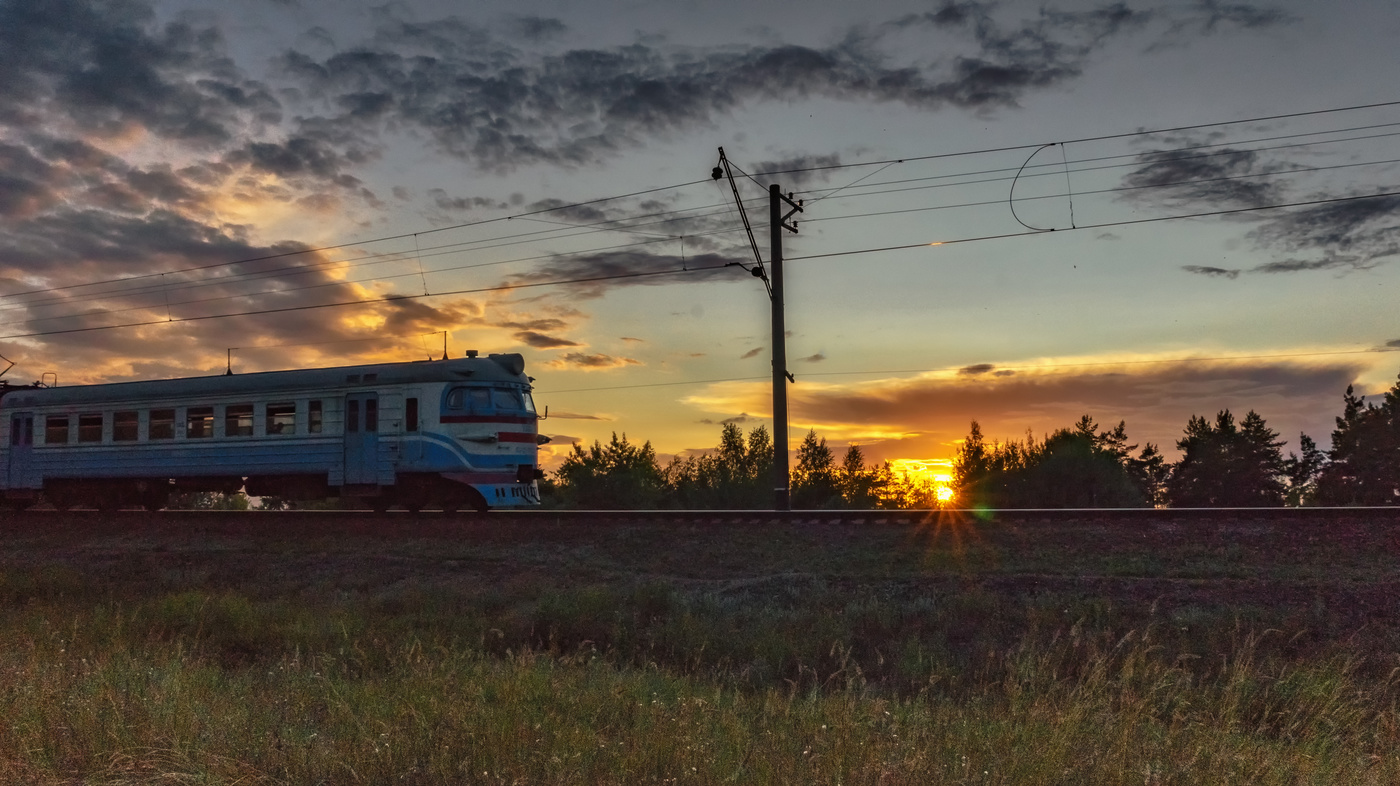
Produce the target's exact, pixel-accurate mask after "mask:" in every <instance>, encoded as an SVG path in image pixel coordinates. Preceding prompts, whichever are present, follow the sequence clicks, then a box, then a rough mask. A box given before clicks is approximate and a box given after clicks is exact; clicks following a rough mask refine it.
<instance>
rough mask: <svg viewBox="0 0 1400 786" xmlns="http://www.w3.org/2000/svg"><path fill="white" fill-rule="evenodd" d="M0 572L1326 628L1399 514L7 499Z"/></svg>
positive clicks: (181, 584) (1377, 579)
mask: <svg viewBox="0 0 1400 786" xmlns="http://www.w3.org/2000/svg"><path fill="white" fill-rule="evenodd" d="M0 569H3V570H6V571H11V570H18V569H27V570H33V569H38V570H46V571H57V572H59V573H66V574H69V575H72V576H73V577H74V578H78V577H81V578H82V579H83V580H84V581H85V582H87V583H88V584H91V583H92V582H94V581H96V582H98V583H99V584H102V583H110V584H112V585H114V587H115V586H116V585H120V586H122V587H123V588H124V589H125V590H127V591H129V590H130V589H132V588H133V587H138V586H145V587H147V588H149V590H151V591H169V590H172V589H183V588H190V587H201V588H208V589H215V588H227V589H234V590H238V591H240V592H247V593H252V594H256V595H260V596H278V595H285V594H289V593H290V594H295V593H297V592H299V591H305V590H307V589H308V588H316V589H317V591H340V592H360V593H364V592H367V593H371V594H373V593H375V592H377V591H381V590H384V589H387V588H392V587H396V586H403V585H405V584H412V585H414V586H417V587H421V588H424V589H428V590H431V589H432V588H434V587H439V588H454V589H459V590H460V589H470V588H476V589H480V588H489V587H508V586H511V585H514V584H519V583H521V582H530V583H534V584H537V585H540V584H542V585H547V586H550V587H552V588H555V589H564V590H567V589H568V588H570V587H574V586H578V587H584V586H596V585H606V584H619V583H622V584H626V583H636V582H647V581H650V582H664V583H667V584H670V585H673V586H676V587H677V588H684V589H688V590H697V591H718V592H728V591H735V590H740V589H743V590H746V591H754V590H756V589H758V590H761V588H762V586H763V585H764V584H765V583H766V582H771V581H774V580H782V581H784V582H788V583H791V582H793V581H798V582H819V583H821V584H822V585H823V586H825V587H836V588H849V589H850V591H851V592H853V593H854V592H865V593H874V594H876V595H881V596H891V595H909V594H921V593H926V592H929V591H932V590H934V589H936V588H939V587H947V588H953V587H957V588H960V589H962V590H968V589H973V588H976V589H981V590H984V591H987V592H992V593H995V594H998V595H1015V596H1020V597H1025V598H1035V597H1038V596H1049V597H1055V596H1060V595H1073V596H1079V597H1095V598H1101V599H1103V600H1104V601H1105V602H1107V603H1113V604H1121V605H1126V606H1147V605H1151V606H1153V607H1155V608H1156V609H1158V610H1160V609H1163V608H1165V609H1170V608H1173V607H1183V608H1184V607H1191V606H1195V607H1201V606H1206V607H1209V606H1225V605H1228V606H1233V607H1239V608H1242V609H1248V608H1251V607H1259V608H1271V609H1280V608H1282V609H1296V610H1298V612H1299V613H1308V614H1314V615H1316V614H1317V613H1319V612H1320V611H1323V612H1324V613H1325V614H1327V615H1328V617H1329V618H1330V619H1333V621H1334V622H1335V624H1336V625H1338V626H1339V627H1341V628H1353V629H1354V628H1358V627H1365V626H1368V625H1382V626H1386V627H1400V524H1397V523H1395V522H1394V521H1392V520H1388V519H1383V518H1374V519H1368V518H1366V517H1365V516H1349V517H1345V518H1341V517H1339V518H1337V519H1335V520H1330V521H1326V522H1314V521H1276V520H1271V519H1270V518H1269V517H1267V516H1264V515H1261V516H1258V517H1250V516H1240V517H1236V518H1228V519H1219V518H1212V519H1209V520H1201V519H1193V518H1192V517H1191V516H1190V515H1189V514H1183V516H1182V517H1180V518H1170V519H1162V520H1156V521H1151V522H1141V521H1123V520H1116V519H1114V518H1113V517H1111V516H1110V517H1101V516H1096V517H1091V518H1090V517H1086V518H1084V519H1082V520H1081V519H1057V520H1046V521H1037V520H1035V519H1034V518H1029V519H1027V518H1024V517H1022V518H1021V519H1018V520H1015V521H996V520H992V521H978V520H972V519H966V518H963V517H957V516H949V517H945V519H944V520H941V521H939V520H932V521H927V522H924V523H921V524H917V525H907V524H870V523H865V524H838V523H817V522H807V523H800V524H772V523H739V524H734V523H714V524H711V523H706V524H695V523H686V522H684V521H679V522H678V521H676V520H669V519H668V518H667V517H666V515H665V514H664V513H659V514H657V515H656V516H655V517H654V519H652V520H649V521H623V522H608V523H597V522H594V523H577V522H574V521H572V520H570V519H563V518H560V519H555V518H543V517H530V518H526V519H519V518H512V517H510V516H509V515H490V514H488V515H486V516H475V517H473V516H452V517H449V516H441V515H438V516H433V515H426V514H425V515H421V516H414V515H411V514H400V515H393V514H391V515H389V516H373V515H370V514H358V513H317V514H293V515H281V514H271V513H269V514H252V515H250V514H242V515H230V514H225V513H214V512H211V513H164V514H159V515H151V514H142V513H120V514H107V515H102V514H97V513H81V514H56V513H32V514H7V515H5V516H4V517H3V518H0Z"/></svg>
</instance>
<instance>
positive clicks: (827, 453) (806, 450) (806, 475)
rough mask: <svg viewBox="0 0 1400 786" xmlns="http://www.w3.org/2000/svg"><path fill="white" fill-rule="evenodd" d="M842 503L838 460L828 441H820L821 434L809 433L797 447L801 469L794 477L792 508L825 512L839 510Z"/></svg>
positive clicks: (798, 469) (824, 439) (798, 467)
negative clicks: (827, 443)
mask: <svg viewBox="0 0 1400 786" xmlns="http://www.w3.org/2000/svg"><path fill="white" fill-rule="evenodd" d="M841 502H842V499H841V487H840V484H839V483H838V481H837V477H836V457H835V456H833V455H832V453H831V448H828V447H827V446H826V438H825V437H823V438H821V439H820V440H818V439H817V432H816V431H815V430H813V431H809V432H807V436H806V437H803V438H802V444H801V445H799V446H798V447H797V468H796V470H795V471H794V472H793V473H792V505H793V507H795V508H808V509H819V510H824V509H830V508H833V507H836V506H838V505H840V504H841Z"/></svg>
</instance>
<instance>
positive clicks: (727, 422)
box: [696, 412, 766, 450]
mask: <svg viewBox="0 0 1400 786" xmlns="http://www.w3.org/2000/svg"><path fill="white" fill-rule="evenodd" d="M696 422H697V423H703V424H705V425H707V426H742V425H744V424H745V423H763V422H766V418H756V417H754V416H753V415H750V414H749V413H747V412H743V413H740V414H738V415H735V416H734V417H732V418H725V419H724V420H714V419H712V418H701V419H700V420H698V421H696ZM710 450H713V448H710Z"/></svg>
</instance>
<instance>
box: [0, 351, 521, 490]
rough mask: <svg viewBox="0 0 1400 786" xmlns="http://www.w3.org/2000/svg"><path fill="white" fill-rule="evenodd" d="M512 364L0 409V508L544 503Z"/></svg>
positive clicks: (75, 398) (251, 379)
mask: <svg viewBox="0 0 1400 786" xmlns="http://www.w3.org/2000/svg"><path fill="white" fill-rule="evenodd" d="M524 372H525V361H524V358H523V357H522V356H520V355H518V354H505V355H490V356H488V357H484V358H482V357H477V354H476V353H475V352H468V353H467V357H462V358H451V359H443V360H430V361H421V362H414V363H383V364H375V365H361V366H346V367H341V368H325V369H304V370H294V371H270V372H263V373H256V374H238V375H232V374H230V375H224V376H217V377H196V378H189V379H172V380H161V381H150V382H120V383H113V384H105V385H81V386H74V387H30V386H24V387H16V388H9V389H7V390H6V391H5V392H4V395H3V398H0V451H3V452H2V453H0V469H2V470H3V473H4V474H3V475H0V500H3V501H4V502H5V503H7V504H8V505H10V506H11V507H19V508H24V507H28V506H30V505H32V504H34V503H36V502H38V501H39V499H40V496H41V494H42V497H43V498H45V499H47V500H48V501H49V502H51V503H52V504H53V505H54V506H55V507H57V508H59V509H66V508H70V507H96V508H99V509H115V508H119V507H132V506H138V505H139V506H143V507H145V508H147V509H150V510H155V509H158V508H160V507H163V506H164V505H165V504H166V503H167V501H168V498H169V496H170V494H171V492H173V491H181V492H183V491H218V492H234V491H237V490H239V489H240V488H242V489H245V490H246V491H247V493H248V494H249V495H251V496H277V497H282V498H285V499H292V500H308V499H324V498H326V497H337V496H339V497H351V498H360V499H362V500H363V501H365V502H366V503H368V504H369V505H370V506H371V507H373V508H375V509H377V510H383V509H387V508H389V507H390V506H392V505H402V506H404V507H407V508H408V509H410V510H419V509H421V508H424V507H440V508H442V509H444V510H457V509H458V508H460V507H468V506H469V507H474V508H476V509H478V510H486V509H488V508H491V507H520V506H528V505H536V504H539V487H538V485H537V483H536V481H537V479H539V478H541V477H543V473H542V472H541V471H540V470H539V462H538V455H539V445H540V444H541V443H542V442H546V441H548V439H547V438H545V437H541V436H540V435H539V430H538V421H539V416H538V415H537V414H536V412H535V407H534V402H533V400H532V399H531V396H530V391H531V387H530V382H531V381H532V380H531V378H530V377H527V376H525V373H524Z"/></svg>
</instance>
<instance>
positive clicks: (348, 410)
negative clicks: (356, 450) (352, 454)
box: [345, 398, 360, 434]
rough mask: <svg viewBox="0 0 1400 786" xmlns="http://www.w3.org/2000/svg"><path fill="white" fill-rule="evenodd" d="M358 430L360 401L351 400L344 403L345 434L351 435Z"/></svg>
mask: <svg viewBox="0 0 1400 786" xmlns="http://www.w3.org/2000/svg"><path fill="white" fill-rule="evenodd" d="M359 430H360V400H359V399H355V398H352V399H350V400H348V401H346V402H345V433H346V434H353V433H355V432H356V431H359Z"/></svg>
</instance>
